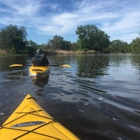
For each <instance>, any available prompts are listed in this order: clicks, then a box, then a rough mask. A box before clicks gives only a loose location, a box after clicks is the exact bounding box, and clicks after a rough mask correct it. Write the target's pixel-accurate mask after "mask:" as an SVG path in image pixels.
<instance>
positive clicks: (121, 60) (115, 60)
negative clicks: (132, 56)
mask: <svg viewBox="0 0 140 140" xmlns="http://www.w3.org/2000/svg"><path fill="white" fill-rule="evenodd" d="M128 57H129V55H127V54H126V55H125V54H111V55H109V62H110V64H111V65H113V66H114V67H118V65H121V64H126V63H127V60H128Z"/></svg>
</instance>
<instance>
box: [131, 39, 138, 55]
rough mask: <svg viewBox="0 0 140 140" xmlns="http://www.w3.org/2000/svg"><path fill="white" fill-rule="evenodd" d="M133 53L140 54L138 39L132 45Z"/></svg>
mask: <svg viewBox="0 0 140 140" xmlns="http://www.w3.org/2000/svg"><path fill="white" fill-rule="evenodd" d="M130 46H131V49H132V52H133V53H140V38H136V39H134V40H133V41H132V43H131V44H130Z"/></svg>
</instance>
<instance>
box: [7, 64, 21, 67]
mask: <svg viewBox="0 0 140 140" xmlns="http://www.w3.org/2000/svg"><path fill="white" fill-rule="evenodd" d="M22 66H23V65H22V64H12V65H10V66H9V67H22Z"/></svg>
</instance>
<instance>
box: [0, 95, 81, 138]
mask: <svg viewBox="0 0 140 140" xmlns="http://www.w3.org/2000/svg"><path fill="white" fill-rule="evenodd" d="M0 139H1V140H4V139H7V140H79V138H78V137H76V136H75V135H74V134H73V133H72V132H70V131H69V130H68V129H66V128H65V127H64V126H62V125H61V124H60V123H58V122H57V121H56V120H54V118H53V117H52V116H50V115H49V114H48V113H47V112H46V111H45V110H44V109H43V108H42V107H41V106H40V105H39V104H38V103H37V102H36V101H35V99H34V98H33V97H31V96H30V94H28V95H27V96H26V97H25V99H24V100H23V101H22V103H21V104H20V105H19V106H18V108H17V109H16V110H15V111H14V112H13V114H12V115H11V116H10V117H9V118H8V119H7V120H6V121H5V122H4V124H3V125H2V126H1V127H0Z"/></svg>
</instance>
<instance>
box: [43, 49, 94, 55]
mask: <svg viewBox="0 0 140 140" xmlns="http://www.w3.org/2000/svg"><path fill="white" fill-rule="evenodd" d="M44 51H45V52H46V54H48V55H76V54H94V53H95V51H93V50H90V51H65V50H55V51H52V50H44Z"/></svg>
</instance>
